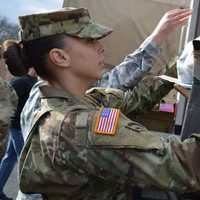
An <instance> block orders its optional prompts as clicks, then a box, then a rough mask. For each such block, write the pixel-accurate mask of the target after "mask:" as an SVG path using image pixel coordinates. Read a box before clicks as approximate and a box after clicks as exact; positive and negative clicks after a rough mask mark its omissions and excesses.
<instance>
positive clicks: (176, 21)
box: [151, 9, 192, 44]
mask: <svg viewBox="0 0 200 200" xmlns="http://www.w3.org/2000/svg"><path fill="white" fill-rule="evenodd" d="M191 14H192V10H191V9H174V10H170V11H168V12H166V13H165V14H164V16H163V17H162V18H161V20H160V22H159V23H158V25H157V26H156V28H155V30H154V31H153V33H152V35H151V36H152V39H153V40H154V41H155V42H156V43H157V44H160V43H162V42H163V41H165V40H166V39H167V37H168V35H169V34H170V33H172V32H174V31H175V30H176V29H177V28H178V27H180V26H182V25H184V24H186V23H187V21H188V19H189V17H190V16H191Z"/></svg>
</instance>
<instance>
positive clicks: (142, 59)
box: [17, 10, 180, 200]
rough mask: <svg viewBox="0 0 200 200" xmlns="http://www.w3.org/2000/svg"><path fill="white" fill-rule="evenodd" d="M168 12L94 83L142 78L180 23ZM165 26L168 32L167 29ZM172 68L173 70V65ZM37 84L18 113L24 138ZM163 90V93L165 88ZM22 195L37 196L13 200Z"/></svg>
mask: <svg viewBox="0 0 200 200" xmlns="http://www.w3.org/2000/svg"><path fill="white" fill-rule="evenodd" d="M177 11H178V10H177ZM171 12H175V11H174V10H173V11H169V12H167V13H165V14H164V16H163V17H162V19H161V20H160V22H159V23H158V25H157V27H156V29H155V30H154V31H153V33H152V34H151V35H150V36H149V37H148V38H147V39H146V40H145V41H144V42H143V43H142V44H141V45H140V47H139V48H138V49H137V50H136V51H134V52H133V53H131V54H129V55H128V56H126V57H125V59H124V60H123V61H122V62H121V63H120V64H119V65H117V66H116V67H114V68H113V69H112V70H108V71H107V70H105V71H106V72H105V73H104V74H103V76H102V77H101V79H100V80H98V81H97V82H96V84H95V86H96V87H106V88H118V89H121V90H123V91H126V90H128V89H132V88H134V87H135V86H136V85H137V84H138V82H139V81H140V80H142V78H143V77H144V76H145V75H146V74H148V73H149V71H150V70H151V69H152V68H153V67H154V64H155V61H156V60H157V58H159V57H161V56H162V54H161V51H162V49H161V47H160V44H161V43H162V42H163V41H165V40H166V38H167V37H168V35H169V34H170V33H171V32H172V31H173V30H175V28H176V27H177V26H179V25H180V24H176V23H175V22H176V20H177V19H173V18H170V14H171ZM173 24H175V25H173ZM172 25H173V26H172ZM169 29H170V30H171V32H169V31H168V30H169ZM166 32H167V34H166ZM174 70H175V71H176V69H174ZM171 71H172V70H171ZM171 75H172V74H171ZM38 85H39V83H38V84H36V85H35V86H34V88H33V90H32V92H31V94H30V98H29V99H28V101H27V103H26V105H25V106H24V109H23V112H22V114H21V127H22V130H23V135H24V140H26V138H27V136H28V133H29V132H30V131H29V130H30V127H31V121H32V120H31V119H32V118H33V115H34V113H35V112H37V109H38V108H40V103H41V102H40V97H39V96H40V92H39V88H38ZM139 88H140V87H139ZM165 92H166V94H167V93H168V90H166V91H165ZM165 92H163V95H165ZM159 97H160V96H159ZM159 100H160V99H157V101H155V102H159ZM143 112H144V110H143ZM25 199H26V200H32V199H34V200H36V199H37V200H40V199H41V196H40V195H38V194H29V195H28V194H26V195H25V194H22V193H21V192H20V191H19V193H18V196H17V200H25Z"/></svg>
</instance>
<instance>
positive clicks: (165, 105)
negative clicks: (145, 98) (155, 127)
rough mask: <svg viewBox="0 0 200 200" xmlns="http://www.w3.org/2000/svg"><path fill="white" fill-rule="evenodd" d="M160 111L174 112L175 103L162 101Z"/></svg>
mask: <svg viewBox="0 0 200 200" xmlns="http://www.w3.org/2000/svg"><path fill="white" fill-rule="evenodd" d="M159 111H161V112H169V113H174V104H171V103H161V104H160V107H159Z"/></svg>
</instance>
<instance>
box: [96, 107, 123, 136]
mask: <svg viewBox="0 0 200 200" xmlns="http://www.w3.org/2000/svg"><path fill="white" fill-rule="evenodd" d="M119 116H120V110H119V109H116V108H102V109H100V110H99V112H98V115H97V119H96V124H95V129H94V132H95V133H97V134H104V135H115V134H116V129H117V125H118V121H119Z"/></svg>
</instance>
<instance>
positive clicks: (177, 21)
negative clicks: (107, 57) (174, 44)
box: [96, 9, 191, 90]
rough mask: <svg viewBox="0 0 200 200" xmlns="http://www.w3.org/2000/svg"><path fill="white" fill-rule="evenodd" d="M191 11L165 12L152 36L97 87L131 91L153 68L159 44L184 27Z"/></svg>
mask: <svg viewBox="0 0 200 200" xmlns="http://www.w3.org/2000/svg"><path fill="white" fill-rule="evenodd" d="M190 15H191V10H188V9H174V10H170V11H168V12H166V13H165V14H164V15H163V17H162V18H161V20H160V22H159V23H158V25H157V26H156V28H155V29H154V31H153V32H152V34H151V35H150V36H149V37H148V38H147V39H146V40H145V41H144V42H143V43H142V44H141V45H140V47H139V48H138V49H137V50H135V51H134V52H133V53H130V54H129V55H128V56H126V58H125V59H124V60H123V61H122V62H121V63H120V64H119V65H117V66H116V67H114V68H113V69H112V70H111V71H109V72H106V73H105V74H104V75H103V77H102V78H101V80H99V81H98V82H97V84H96V86H98V87H105V88H118V89H121V90H127V89H132V88H133V87H135V86H136V85H137V84H138V83H139V82H140V81H141V80H142V79H143V78H144V76H145V75H146V74H147V73H148V72H149V71H150V70H151V69H152V68H153V67H154V65H155V62H156V60H157V59H158V58H159V57H160V56H161V55H162V54H161V51H162V49H161V43H163V42H164V41H166V39H167V38H168V37H169V35H170V34H171V33H173V32H174V31H175V30H176V29H177V28H178V27H180V26H182V25H184V24H185V23H186V22H187V21H188V18H189V16H190Z"/></svg>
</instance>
